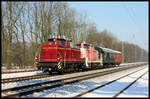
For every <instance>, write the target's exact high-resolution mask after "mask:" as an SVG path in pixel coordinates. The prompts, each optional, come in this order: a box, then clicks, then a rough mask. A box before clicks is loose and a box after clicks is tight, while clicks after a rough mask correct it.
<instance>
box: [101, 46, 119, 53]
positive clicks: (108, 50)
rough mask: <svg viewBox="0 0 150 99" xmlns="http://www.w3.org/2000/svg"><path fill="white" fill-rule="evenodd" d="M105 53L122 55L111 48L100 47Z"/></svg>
mask: <svg viewBox="0 0 150 99" xmlns="http://www.w3.org/2000/svg"><path fill="white" fill-rule="evenodd" d="M100 48H101V49H102V50H103V51H105V52H109V53H121V52H119V51H115V50H112V49H109V48H104V47H100Z"/></svg>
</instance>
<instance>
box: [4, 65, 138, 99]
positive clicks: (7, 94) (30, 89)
mask: <svg viewBox="0 0 150 99" xmlns="http://www.w3.org/2000/svg"><path fill="white" fill-rule="evenodd" d="M138 66H139V65H136V66H123V67H119V68H117V69H116V68H113V69H111V70H107V71H103V72H98V73H93V74H86V75H82V76H76V77H71V78H65V79H58V80H53V81H46V82H42V83H36V84H30V85H25V86H20V87H14V88H9V89H4V90H2V92H1V93H2V97H4V98H12V97H21V96H24V95H28V94H32V93H34V92H37V91H43V90H47V89H51V88H55V87H60V86H63V85H66V84H71V83H74V82H79V81H82V80H86V79H90V78H94V77H99V76H103V75H107V74H111V73H114V72H118V71H123V70H127V69H130V68H135V67H138Z"/></svg>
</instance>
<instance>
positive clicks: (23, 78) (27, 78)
mask: <svg viewBox="0 0 150 99" xmlns="http://www.w3.org/2000/svg"><path fill="white" fill-rule="evenodd" d="M144 64H145V63H144ZM144 64H132V65H144ZM24 72H25V71H24ZM66 74H67V73H66ZM56 75H57V74H56ZM46 77H50V75H45V74H42V75H33V76H24V77H14V78H5V79H2V80H1V83H3V84H4V83H10V82H17V81H24V80H33V79H40V78H46Z"/></svg>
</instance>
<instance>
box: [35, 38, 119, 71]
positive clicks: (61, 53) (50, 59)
mask: <svg viewBox="0 0 150 99" xmlns="http://www.w3.org/2000/svg"><path fill="white" fill-rule="evenodd" d="M121 60H122V59H121V53H120V52H119V51H114V50H111V49H107V48H102V47H93V46H92V44H86V43H81V44H76V45H75V46H73V43H72V41H71V40H66V39H63V38H51V39H48V44H46V45H43V46H42V60H41V61H40V62H38V64H37V68H38V69H39V70H43V71H48V72H49V73H52V72H53V71H57V72H59V73H63V72H70V71H78V70H87V69H93V68H97V67H100V66H103V65H113V66H116V65H119V64H120V63H121Z"/></svg>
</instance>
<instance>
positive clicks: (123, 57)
mask: <svg viewBox="0 0 150 99" xmlns="http://www.w3.org/2000/svg"><path fill="white" fill-rule="evenodd" d="M122 63H124V43H123V41H122Z"/></svg>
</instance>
